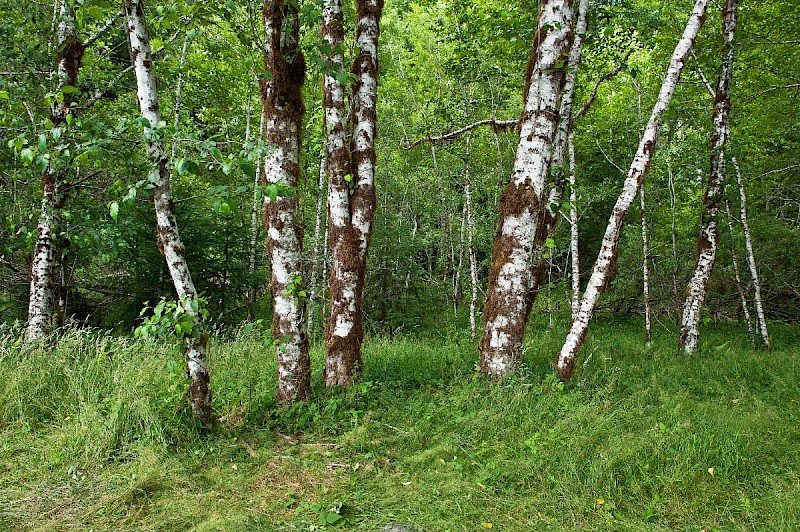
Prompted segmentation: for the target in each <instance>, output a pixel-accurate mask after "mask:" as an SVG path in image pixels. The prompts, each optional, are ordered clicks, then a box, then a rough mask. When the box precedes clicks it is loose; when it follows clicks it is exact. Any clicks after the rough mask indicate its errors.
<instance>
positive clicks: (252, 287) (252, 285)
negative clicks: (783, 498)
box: [247, 112, 266, 322]
mask: <svg viewBox="0 0 800 532" xmlns="http://www.w3.org/2000/svg"><path fill="white" fill-rule="evenodd" d="M265 125H266V124H265V120H264V113H263V112H262V113H261V124H260V125H259V127H258V140H259V142H260V141H262V140H264V130H265ZM264 164H266V161H262V160H261V159H260V158H259V159H258V162H257V164H256V175H255V179H254V181H253V207H252V210H251V212H250V249H249V250H248V251H249V256H248V260H247V272H248V274H249V276H250V277H249V278H248V280H247V321H248V322H252V321H253V305H255V302H256V246H257V245H258V232H259V229H261V225H260V223H259V220H258V211H259V205H258V199H259V198H260V197H261V194H260V193H259V190H258V187H259V185H260V184H261V170H262V168H264Z"/></svg>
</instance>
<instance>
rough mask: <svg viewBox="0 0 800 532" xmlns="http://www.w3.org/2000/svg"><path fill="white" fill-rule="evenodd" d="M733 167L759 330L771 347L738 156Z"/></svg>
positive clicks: (734, 158)
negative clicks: (737, 187) (737, 186)
mask: <svg viewBox="0 0 800 532" xmlns="http://www.w3.org/2000/svg"><path fill="white" fill-rule="evenodd" d="M732 160H733V167H734V168H735V169H736V183H737V184H738V185H739V199H740V201H741V204H742V205H741V207H742V213H741V219H742V229H743V230H744V243H745V247H746V249H747V264H748V265H749V266H750V276H751V277H752V279H753V288H754V291H755V294H754V296H753V300H754V303H755V306H756V315H757V316H758V330H759V332H760V333H761V339H762V340H763V341H764V345H765V346H767V347H769V345H770V344H769V333H768V332H767V320H766V318H765V317H764V305H763V304H762V303H761V282H760V281H759V280H758V268H757V267H756V257H755V254H754V253H753V240H752V238H750V225H749V224H748V223H747V194H746V193H745V190H744V180H743V179H742V171H741V169H740V168H739V163H738V161H737V160H736V157H733V158H732Z"/></svg>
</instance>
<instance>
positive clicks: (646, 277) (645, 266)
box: [639, 186, 652, 349]
mask: <svg viewBox="0 0 800 532" xmlns="http://www.w3.org/2000/svg"><path fill="white" fill-rule="evenodd" d="M639 203H640V206H641V215H642V291H643V292H644V342H645V345H646V346H647V348H648V349H649V348H650V341H651V331H652V324H651V323H650V265H649V262H650V253H649V250H648V245H647V207H646V206H645V201H644V186H642V187H641V188H640V189H639Z"/></svg>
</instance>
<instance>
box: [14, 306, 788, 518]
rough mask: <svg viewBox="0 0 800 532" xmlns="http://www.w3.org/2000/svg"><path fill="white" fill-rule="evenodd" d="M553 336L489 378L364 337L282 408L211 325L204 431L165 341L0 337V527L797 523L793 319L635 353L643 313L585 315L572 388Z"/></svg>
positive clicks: (435, 349)
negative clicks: (760, 330)
mask: <svg viewBox="0 0 800 532" xmlns="http://www.w3.org/2000/svg"><path fill="white" fill-rule="evenodd" d="M564 330H565V319H564V318H562V319H559V320H556V322H555V323H554V324H553V325H552V326H549V324H548V323H547V322H545V321H541V322H537V323H535V324H534V325H533V326H532V330H531V332H530V333H529V339H528V341H527V343H526V345H525V348H524V362H525V369H523V371H521V372H520V373H519V374H518V375H516V376H514V377H512V378H509V379H507V380H505V381H503V382H490V381H487V380H486V379H483V378H481V377H480V376H479V375H478V374H477V372H476V369H475V364H476V360H477V349H476V347H475V344H474V343H473V342H471V341H470V340H469V339H468V338H467V337H466V335H464V334H462V333H454V332H450V333H448V334H447V335H446V336H437V335H427V336H425V335H416V336H413V337H412V336H406V337H403V336H396V337H394V338H392V339H391V340H389V339H372V340H370V341H368V342H367V344H366V345H365V356H364V360H365V364H364V369H363V372H362V375H361V378H360V380H359V383H358V384H357V385H355V386H353V387H351V388H349V389H346V390H328V389H325V388H324V386H323V379H322V375H321V370H317V371H316V372H315V374H314V378H313V382H314V397H313V399H312V400H311V401H309V402H308V403H300V404H296V405H293V406H290V407H279V406H277V405H276V403H275V401H274V393H275V386H276V379H275V362H274V358H275V354H274V351H273V350H270V349H265V348H264V347H263V343H262V341H261V339H260V338H258V337H257V336H256V335H254V334H245V333H239V334H234V335H231V336H230V337H227V338H226V337H217V338H215V339H214V340H213V341H212V343H211V364H212V367H211V374H212V379H213V380H212V386H213V390H214V408H215V412H216V417H217V418H218V419H219V420H220V421H219V423H218V424H217V425H216V426H215V427H213V428H212V429H211V430H209V431H203V430H202V429H201V428H200V427H197V426H195V425H194V424H193V423H192V422H191V421H190V416H189V414H188V408H187V407H188V405H187V404H186V402H185V398H184V390H185V388H186V385H187V382H186V378H185V375H184V373H183V369H182V361H181V354H180V352H179V351H178V350H177V349H176V348H174V347H172V348H171V347H168V346H163V345H159V344H157V343H155V342H152V341H151V342H143V341H133V340H131V339H128V338H123V337H119V336H112V335H109V334H106V333H103V332H100V331H87V330H67V331H65V332H63V333H61V334H60V335H59V336H58V337H54V338H50V339H48V341H47V342H43V343H40V344H27V343H25V342H23V341H22V339H21V334H20V331H18V330H14V329H4V330H0V529H2V530H39V529H47V530H88V529H93V530H95V531H99V530H177V529H181V530H183V529H193V530H315V529H323V528H334V529H335V528H339V529H345V530H359V529H362V530H379V529H380V528H381V527H383V526H384V525H386V524H388V523H399V524H404V525H408V526H412V527H416V528H418V529H421V530H431V531H433V530H437V531H438V530H442V531H445V530H452V531H456V530H486V529H488V528H490V527H491V528H492V529H494V530H547V529H553V530H572V529H594V530H609V529H617V530H674V529H679V530H698V531H700V530H709V531H710V530H746V529H747V530H753V529H755V530H794V529H797V528H800V474H799V472H800V445H798V444H799V443H800V423H798V421H800V420H799V419H798V410H799V409H798V406H800V405H798V400H800V391H799V390H798V384H797V383H798V382H800V352H799V351H798V349H797V348H796V347H795V346H796V345H798V340H800V328H798V327H796V326H780V325H775V326H773V328H772V332H773V342H774V348H773V349H772V350H771V351H756V350H753V349H752V348H750V346H749V343H748V341H747V337H746V334H744V333H743V332H742V331H741V329H740V328H738V327H736V328H734V327H732V326H718V327H712V328H710V329H709V330H706V331H704V333H703V336H702V339H703V343H702V350H701V352H700V354H698V355H697V356H693V357H685V356H678V355H677V354H676V352H675V336H676V335H675V331H674V330H673V329H671V328H670V327H664V326H661V327H658V328H657V329H656V330H655V331H654V332H655V335H654V339H653V348H652V349H650V350H646V349H645V348H644V346H643V344H644V342H643V338H642V336H643V335H642V333H641V324H640V323H639V322H638V320H632V319H631V320H624V319H616V318H615V319H609V318H605V319H599V320H597V322H596V323H595V324H594V325H593V330H592V333H591V335H590V338H589V341H588V342H587V345H586V346H585V349H584V351H583V352H582V357H583V358H582V360H581V363H582V364H583V367H580V370H579V372H578V374H577V377H576V379H575V381H573V382H570V383H562V382H560V381H558V380H557V379H556V378H555V377H554V376H553V373H552V367H551V363H552V359H553V356H554V354H555V353H556V352H557V350H558V348H559V347H560V342H561V341H562V340H563V331H564ZM322 357H323V353H322V350H321V347H317V348H315V349H314V350H313V367H315V368H321V367H322Z"/></svg>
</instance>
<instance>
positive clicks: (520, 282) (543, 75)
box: [480, 0, 573, 377]
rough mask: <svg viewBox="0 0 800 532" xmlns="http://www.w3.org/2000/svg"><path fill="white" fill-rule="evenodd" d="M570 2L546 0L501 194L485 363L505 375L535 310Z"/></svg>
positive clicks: (513, 365)
mask: <svg viewBox="0 0 800 532" xmlns="http://www.w3.org/2000/svg"><path fill="white" fill-rule="evenodd" d="M572 4H573V3H572V1H571V0H551V1H548V0H544V1H543V2H542V3H541V5H540V8H539V21H538V28H537V32H536V36H535V38H534V44H533V49H532V51H531V56H530V60H529V62H528V72H527V74H526V85H525V91H524V95H523V96H524V97H523V101H524V109H523V112H522V116H521V117H520V142H519V145H518V147H517V153H516V156H515V160H514V169H513V173H512V176H511V180H510V182H509V183H508V185H507V186H506V188H505V190H504V191H503V196H502V198H501V200H500V218H499V222H498V229H497V233H496V235H495V239H494V248H493V251H492V265H491V269H490V273H489V287H488V292H487V301H486V306H485V309H484V327H483V336H482V338H481V344H480V350H481V358H480V368H481V371H482V372H483V373H484V374H486V375H492V376H497V377H502V376H504V375H508V374H510V373H513V372H514V370H515V368H516V366H517V365H518V364H519V361H520V358H521V350H522V340H523V337H524V334H525V325H526V323H527V319H528V314H529V313H530V308H531V288H532V286H533V282H534V273H533V269H532V268H531V264H532V260H533V258H534V252H535V249H536V242H537V241H540V240H541V241H543V240H544V238H545V237H543V235H542V233H544V234H545V235H546V227H545V224H544V216H545V211H546V205H545V202H546V200H547V190H546V181H547V177H548V172H549V169H550V162H551V158H552V155H553V143H554V140H555V137H556V134H557V128H558V124H559V110H560V105H561V97H562V92H563V88H564V83H565V80H566V73H567V62H566V61H565V59H566V58H567V55H568V54H569V50H570V45H571V43H572V26H573V7H572Z"/></svg>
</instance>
